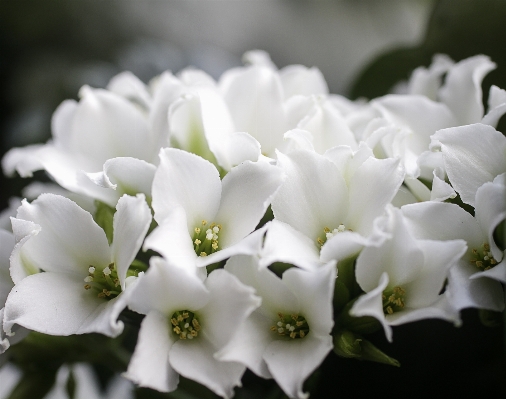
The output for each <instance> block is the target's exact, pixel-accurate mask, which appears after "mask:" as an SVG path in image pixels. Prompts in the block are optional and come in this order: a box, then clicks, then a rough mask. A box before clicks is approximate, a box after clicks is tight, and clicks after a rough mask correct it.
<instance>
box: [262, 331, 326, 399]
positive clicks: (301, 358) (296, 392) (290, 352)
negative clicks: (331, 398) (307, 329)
mask: <svg viewBox="0 0 506 399" xmlns="http://www.w3.org/2000/svg"><path fill="white" fill-rule="evenodd" d="M331 350H332V337H331V336H330V335H328V336H325V337H321V336H317V335H313V334H311V333H309V334H308V335H307V336H306V337H304V338H302V339H296V340H290V341H281V340H280V341H273V342H271V344H270V345H269V346H268V347H267V350H266V351H265V353H264V359H265V362H266V363H267V367H269V371H270V372H271V374H272V376H273V377H274V379H275V380H276V382H277V383H278V385H279V386H280V387H281V389H283V391H284V392H285V393H286V394H287V395H288V396H289V397H291V398H299V399H303V398H307V397H308V396H309V395H308V394H307V393H304V392H302V385H303V383H304V380H305V379H306V378H307V377H309V375H310V374H311V373H312V372H313V371H314V370H315V369H316V368H317V367H318V366H319V365H320V363H321V362H323V359H325V356H326V355H327V353H329V352H330V351H331Z"/></svg>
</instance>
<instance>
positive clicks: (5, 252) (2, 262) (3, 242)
mask: <svg viewBox="0 0 506 399" xmlns="http://www.w3.org/2000/svg"><path fill="white" fill-rule="evenodd" d="M15 244H16V242H15V240H14V236H13V235H12V233H10V232H8V231H4V230H0V308H3V306H4V303H5V299H6V298H7V295H8V294H9V291H10V290H11V288H12V287H13V286H14V283H13V282H12V279H11V276H10V274H9V267H10V263H9V258H10V256H11V253H12V250H13V248H14V245H15Z"/></svg>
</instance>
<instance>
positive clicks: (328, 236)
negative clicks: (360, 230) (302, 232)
mask: <svg viewBox="0 0 506 399" xmlns="http://www.w3.org/2000/svg"><path fill="white" fill-rule="evenodd" d="M346 230H348V231H351V229H347V228H346V226H345V225H344V224H342V223H341V224H340V225H339V226H337V228H336V229H334V230H330V229H329V228H328V227H324V228H323V234H322V235H321V236H318V238H317V239H316V241H317V242H318V245H319V246H320V247H323V244H325V243H326V242H327V240H330V239H331V238H332V237H334V236H335V235H336V234H338V233H342V232H343V231H346Z"/></svg>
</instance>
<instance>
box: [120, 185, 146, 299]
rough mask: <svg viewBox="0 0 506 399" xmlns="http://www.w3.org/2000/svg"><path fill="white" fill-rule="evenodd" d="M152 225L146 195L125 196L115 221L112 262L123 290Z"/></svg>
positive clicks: (122, 198) (121, 200)
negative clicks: (127, 275)
mask: <svg viewBox="0 0 506 399" xmlns="http://www.w3.org/2000/svg"><path fill="white" fill-rule="evenodd" d="M150 224H151V210H150V209H149V207H148V204H146V199H145V197H144V194H137V196H136V197H131V196H128V195H126V194H125V195H123V196H122V197H121V198H120V199H119V201H118V205H117V206H116V213H115V214H114V221H113V228H114V237H113V242H112V244H111V261H113V262H114V263H115V264H116V270H117V272H118V278H119V281H120V284H121V288H122V289H125V279H126V274H127V271H128V268H129V267H130V265H131V264H132V262H133V260H134V259H135V257H136V255H137V252H139V250H140V249H141V246H142V242H143V241H144V237H145V236H146V233H147V232H148V229H149V226H150Z"/></svg>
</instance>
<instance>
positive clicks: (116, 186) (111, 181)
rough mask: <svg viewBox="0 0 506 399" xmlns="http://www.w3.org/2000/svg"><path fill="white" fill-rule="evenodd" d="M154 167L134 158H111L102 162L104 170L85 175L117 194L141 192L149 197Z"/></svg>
mask: <svg viewBox="0 0 506 399" xmlns="http://www.w3.org/2000/svg"><path fill="white" fill-rule="evenodd" d="M155 171H156V167H155V166H154V165H152V164H150V163H148V162H146V161H143V160H140V159H136V158H128V157H122V158H113V159H108V160H107V161H106V162H105V164H104V170H103V171H102V172H97V173H87V174H86V175H87V176H88V177H89V178H90V179H91V180H92V181H93V182H94V183H95V184H97V185H99V186H101V187H105V188H111V189H113V190H116V191H117V192H118V195H122V194H129V195H135V194H137V193H143V194H145V195H146V196H147V197H151V186H152V184H153V178H154V176H155Z"/></svg>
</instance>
